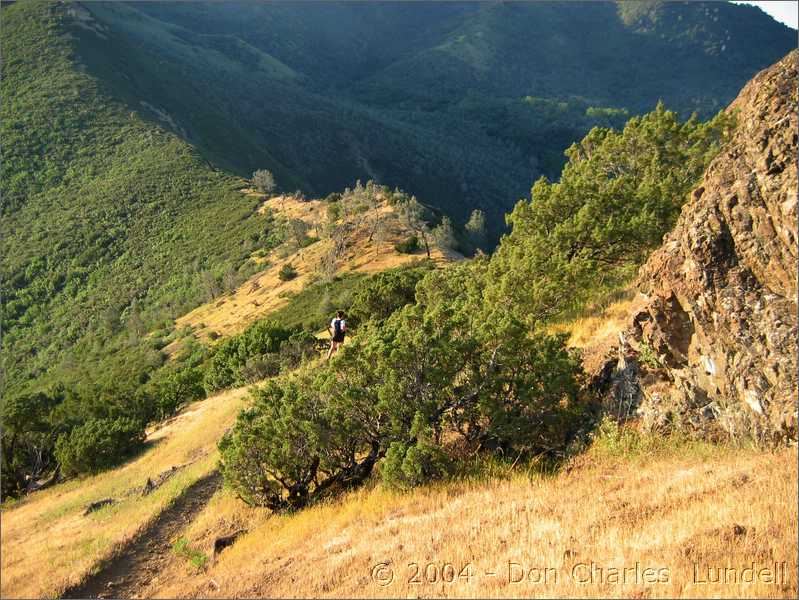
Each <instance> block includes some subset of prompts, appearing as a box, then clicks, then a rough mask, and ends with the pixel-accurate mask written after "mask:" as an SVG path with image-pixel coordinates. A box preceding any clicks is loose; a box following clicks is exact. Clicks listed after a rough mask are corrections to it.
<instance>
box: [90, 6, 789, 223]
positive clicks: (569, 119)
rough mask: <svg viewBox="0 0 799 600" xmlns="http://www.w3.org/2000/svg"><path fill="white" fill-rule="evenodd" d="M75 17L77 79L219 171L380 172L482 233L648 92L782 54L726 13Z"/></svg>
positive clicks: (121, 10) (697, 94)
mask: <svg viewBox="0 0 799 600" xmlns="http://www.w3.org/2000/svg"><path fill="white" fill-rule="evenodd" d="M83 8H84V9H85V11H86V14H87V15H88V17H86V19H85V22H86V23H93V24H94V25H92V26H90V27H89V26H87V27H84V28H80V29H79V30H76V31H75V35H76V38H77V41H78V50H79V53H80V56H81V58H82V60H83V61H84V62H85V64H86V66H87V68H88V70H89V72H91V73H92V74H93V75H94V76H95V77H97V78H98V79H99V80H101V81H102V82H104V84H105V86H106V87H107V88H108V89H109V90H110V91H111V92H113V94H115V95H116V97H118V98H119V99H121V100H122V101H124V102H125V103H127V104H128V105H129V106H131V107H133V108H134V109H135V110H142V112H144V113H146V114H147V115H148V117H149V118H151V119H152V120H154V121H157V122H159V123H161V124H163V125H165V126H169V127H170V128H171V129H172V130H173V131H175V132H176V133H178V134H179V135H181V136H182V137H183V138H184V139H186V140H188V141H190V142H191V143H192V144H194V145H195V146H196V147H197V148H198V149H200V150H201V151H202V152H203V154H204V156H205V157H207V158H208V159H209V160H211V161H212V162H213V163H214V164H216V165H219V166H221V167H224V168H227V169H230V170H232V171H233V172H235V173H236V174H238V175H243V176H246V175H249V174H250V173H251V172H252V171H253V170H254V169H256V168H269V169H271V170H272V171H274V172H275V174H276V175H277V176H278V181H279V182H280V183H281V185H283V186H284V187H285V188H286V189H289V190H291V189H294V188H297V187H299V188H301V189H303V190H304V191H305V192H306V193H308V194H310V195H315V196H324V195H326V194H327V193H329V192H332V191H336V190H340V189H343V188H344V186H345V185H350V184H351V183H352V182H353V181H355V180H356V179H362V180H367V179H375V180H377V181H378V182H379V183H382V184H386V185H389V186H390V187H394V186H400V187H402V188H403V189H407V190H410V191H412V192H413V193H415V194H417V195H419V196H420V197H421V198H423V199H424V200H425V201H426V202H428V203H430V204H432V205H434V206H436V207H438V208H440V209H443V210H444V211H445V212H447V213H449V214H450V215H452V216H453V218H455V219H456V221H461V222H464V221H465V220H466V219H467V218H468V214H469V210H470V209H471V208H475V207H479V208H482V209H483V210H484V211H485V212H486V213H487V214H488V216H489V224H490V225H491V228H492V230H493V232H494V233H495V234H496V233H499V231H501V229H502V225H503V223H502V216H503V214H504V212H506V211H507V209H509V208H510V207H511V206H512V204H513V203H514V202H515V201H516V200H517V199H518V198H519V197H520V196H522V195H524V194H525V193H526V192H527V191H528V190H529V186H530V183H531V182H532V181H534V180H535V179H536V178H537V177H538V176H539V175H541V174H546V175H548V176H550V177H551V178H554V177H556V176H557V175H558V173H559V172H560V168H561V166H562V165H563V150H564V149H565V148H566V147H568V146H569V145H570V144H571V143H572V142H574V141H576V140H578V139H580V138H581V137H582V136H583V135H584V134H585V132H586V131H587V130H588V129H589V128H590V127H591V126H592V125H597V124H599V125H605V124H608V123H611V124H616V125H620V124H622V123H623V122H624V120H625V116H626V115H628V114H635V113H641V112H646V111H649V110H651V109H652V108H653V107H654V106H655V104H656V103H657V101H658V100H659V99H663V100H664V101H665V102H666V104H667V105H668V106H669V107H670V108H674V109H677V110H679V111H680V112H681V113H682V114H683V115H684V116H687V115H688V114H690V112H691V111H694V110H696V111H698V112H699V113H700V114H701V116H703V117H707V116H710V115H711V114H712V113H713V112H715V111H716V110H718V109H720V108H721V107H723V106H725V105H726V104H727V103H728V102H729V101H730V100H732V98H733V97H734V95H735V93H736V92H737V91H738V90H739V89H740V87H741V86H742V85H743V84H744V83H745V81H746V80H747V79H748V78H749V77H751V76H752V75H753V74H754V73H755V72H757V71H758V70H759V69H761V68H763V67H765V66H767V65H768V64H770V63H772V62H773V61H774V60H776V59H778V58H779V57H780V56H782V55H784V54H785V52H787V51H788V50H789V49H790V48H791V47H793V46H794V45H795V32H792V31H791V30H790V29H788V28H787V27H785V26H783V25H780V24H779V23H777V22H775V21H774V20H773V19H771V18H770V17H768V16H767V15H765V14H764V13H762V12H760V11H759V10H757V9H754V8H752V7H744V6H737V5H732V4H729V3H661V2H649V3H645V4H644V5H642V6H641V7H639V8H638V9H631V8H630V7H629V6H627V5H625V4H624V3H622V4H621V5H617V4H616V3H614V2H592V3H567V4H556V3H545V2H535V3H493V2H489V3H435V2H434V3H425V4H423V5H416V6H413V7H408V6H404V3H401V2H400V3H391V2H388V3H378V4H375V5H369V4H364V3H347V2H340V3H339V2H336V3H333V2H331V3H325V4H324V5H314V6H312V7H309V6H307V5H304V4H303V3H292V2H281V3H201V4H192V5H186V4H180V3H177V4H170V3H156V2H131V3H110V2H91V3H85V4H84V5H83ZM98 32H99V33H98ZM622 56H623V57H625V60H623V61H620V60H618V58H619V57H622ZM663 56H669V57H670V59H669V60H668V61H664V60H663ZM531 57H534V58H533V59H532V60H531Z"/></svg>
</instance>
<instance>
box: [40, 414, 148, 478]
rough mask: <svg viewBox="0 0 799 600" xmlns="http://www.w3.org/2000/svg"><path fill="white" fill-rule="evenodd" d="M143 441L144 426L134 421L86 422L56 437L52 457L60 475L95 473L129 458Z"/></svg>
mask: <svg viewBox="0 0 799 600" xmlns="http://www.w3.org/2000/svg"><path fill="white" fill-rule="evenodd" d="M144 438H145V434H144V425H143V424H142V423H141V421H138V420H136V419H132V418H130V417H118V418H116V419H90V420H89V421H87V422H86V423H84V424H83V425H81V426H79V427H75V428H74V429H73V430H72V431H70V432H69V433H67V434H63V435H61V436H60V437H59V438H58V441H57V442H56V446H55V456H56V459H57V460H58V463H59V464H60V465H61V472H62V473H63V474H64V475H79V474H84V473H97V472H98V471H101V470H103V469H108V468H110V467H113V466H115V465H116V464H118V463H119V462H120V461H121V460H122V459H124V458H126V457H128V456H130V455H131V454H132V453H133V452H134V451H135V450H137V449H138V448H140V447H141V444H142V443H143V442H144Z"/></svg>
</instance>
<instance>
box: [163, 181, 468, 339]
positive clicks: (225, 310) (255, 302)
mask: <svg viewBox="0 0 799 600" xmlns="http://www.w3.org/2000/svg"><path fill="white" fill-rule="evenodd" d="M245 193H249V194H252V193H253V192H252V191H250V190H245ZM259 210H260V211H265V210H272V211H273V212H274V214H275V215H276V216H278V217H283V218H287V219H302V220H303V221H305V222H306V223H308V224H309V225H310V226H311V227H312V228H313V227H314V226H315V225H320V226H321V224H322V222H323V221H324V219H325V218H326V217H325V215H326V211H327V205H326V204H325V203H324V202H322V201H321V200H308V201H299V200H296V199H295V198H293V197H290V196H277V197H274V198H270V199H269V200H266V201H265V202H264V203H263V205H262V206H261V208H260V209H259ZM382 211H383V213H384V216H385V218H386V219H387V222H389V224H390V227H389V229H388V233H387V235H386V236H385V238H384V240H383V241H382V243H381V244H380V247H379V248H378V247H377V246H376V244H375V243H374V241H369V234H368V231H367V230H366V227H361V228H360V229H356V230H355V231H354V232H353V234H352V235H351V239H350V244H349V247H348V250H347V254H346V256H344V257H343V259H342V260H341V261H340V264H339V272H341V273H346V272H351V271H358V272H366V273H373V272H378V271H384V270H386V269H390V268H392V267H397V266H400V265H402V264H405V263H407V262H410V261H412V260H416V259H419V258H421V257H422V256H423V254H415V255H408V254H399V253H398V252H396V251H395V250H394V244H395V243H396V242H398V241H400V240H402V239H404V238H406V237H407V236H408V233H409V232H408V231H407V230H406V229H405V228H404V227H403V225H402V224H401V223H400V222H399V220H398V219H397V218H396V216H395V215H394V214H393V210H392V209H391V207H390V206H388V205H386V206H384V207H383V208H382ZM312 233H313V231H312ZM331 244H332V242H331V241H330V240H326V239H322V240H321V241H319V242H316V243H315V244H312V245H311V246H308V247H307V248H303V249H300V250H298V251H290V249H289V245H290V244H289V243H286V244H282V245H281V246H279V247H278V248H275V249H274V250H272V251H271V252H270V253H269V255H268V256H266V257H265V258H264V259H263V260H264V261H266V262H268V264H269V266H268V267H266V268H265V269H264V270H263V271H261V272H259V273H257V274H256V275H254V276H252V277H251V278H250V279H248V280H247V281H245V282H244V283H243V284H242V285H241V286H239V287H238V288H237V289H236V290H234V291H233V292H231V293H229V294H226V295H224V296H223V297H221V298H219V299H217V300H215V301H213V302H210V303H207V304H204V305H202V306H199V307H197V308H196V309H194V310H193V311H191V312H189V313H187V314H186V315H184V316H182V317H180V318H179V319H177V320H176V322H175V327H176V329H181V328H183V327H186V326H191V327H192V328H193V329H194V335H195V336H196V337H197V338H198V339H201V340H203V341H204V342H207V341H208V340H209V334H210V333H211V332H212V331H213V332H215V333H217V334H219V335H220V336H223V337H225V336H230V335H234V334H236V333H239V332H240V331H242V330H243V329H245V328H246V327H247V325H249V324H250V323H252V322H253V321H255V320H256V319H258V318H259V317H263V316H265V315H266V314H268V313H270V312H272V311H274V310H277V309H278V308H280V307H282V306H284V305H285V304H286V303H287V302H288V298H289V296H290V295H291V294H292V293H296V292H298V291H300V290H301V289H302V288H303V287H304V286H305V285H306V284H307V283H309V282H310V281H311V280H312V278H313V277H314V276H315V275H316V274H317V271H318V267H319V264H320V262H321V259H322V256H323V255H324V254H325V253H327V252H328V251H329V249H330V246H331ZM431 258H432V259H433V260H434V261H436V262H438V263H446V262H450V261H455V260H460V259H462V258H463V257H462V256H461V255H460V254H458V253H456V252H452V251H445V250H442V249H440V248H438V247H432V248H431ZM259 260H260V259H259ZM287 263H290V264H291V265H292V266H293V267H294V268H295V269H296V271H297V277H296V278H295V279H292V280H291V281H281V280H280V278H279V277H278V273H279V271H280V269H281V268H282V267H283V265H285V264H287ZM180 343H181V342H179V341H176V342H173V343H172V344H170V345H169V346H167V347H166V348H164V351H165V352H167V353H170V354H172V353H174V352H175V351H177V350H178V348H179V347H180Z"/></svg>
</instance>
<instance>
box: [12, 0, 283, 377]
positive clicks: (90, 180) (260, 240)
mask: <svg viewBox="0 0 799 600" xmlns="http://www.w3.org/2000/svg"><path fill="white" fill-rule="evenodd" d="M70 10H71V9H70V8H69V7H67V6H64V5H48V4H44V3H38V2H36V3H33V2H31V3H18V4H14V5H11V6H6V7H4V8H3V9H2V19H3V54H4V59H5V62H4V72H3V79H2V97H3V103H2V112H0V122H1V123H2V130H1V132H0V133H1V134H2V138H3V142H4V143H3V150H2V152H3V153H2V174H1V178H2V196H3V200H4V202H3V236H2V247H1V248H2V280H3V290H2V295H3V334H4V335H3V362H4V371H5V387H6V391H7V392H13V391H19V390H21V389H24V388H26V387H29V386H30V385H43V384H46V383H48V382H55V381H59V382H62V381H65V382H81V383H84V384H87V383H90V382H92V381H98V380H105V381H108V382H114V383H118V382H120V381H135V380H136V379H137V378H139V377H140V376H141V374H142V373H143V372H144V371H145V370H146V369H147V368H149V367H150V366H152V365H154V364H158V363H160V361H161V360H162V357H161V355H160V353H159V352H157V348H155V347H153V345H152V342H150V341H148V340H147V339H146V338H145V337H144V334H145V333H146V332H147V331H149V330H152V329H154V328H156V327H159V326H162V325H169V326H171V323H172V322H173V319H174V318H175V317H176V316H178V315H180V314H183V313H184V312H186V310H187V309H189V308H191V307H193V306H194V305H196V304H198V303H200V302H202V301H205V300H206V299H207V298H206V293H205V291H204V288H203V282H207V281H208V280H209V279H213V278H216V279H219V280H222V279H223V278H224V279H225V280H226V281H235V280H240V279H242V278H243V277H244V275H246V274H247V273H248V272H249V271H250V270H251V269H252V265H250V264H249V263H248V257H249V255H250V253H251V252H252V251H253V250H254V249H255V248H257V247H261V246H263V245H266V244H269V239H270V238H269V234H270V230H269V228H268V223H267V222H266V221H265V219H264V218H263V217H260V216H256V215H253V211H254V209H255V205H256V203H255V201H253V200H251V199H246V198H245V197H244V196H243V195H242V194H240V193H238V192H237V191H236V190H237V189H238V188H240V187H241V186H242V184H243V182H242V181H241V180H239V179H238V178H235V177H232V176H230V175H227V174H225V173H222V172H220V171H218V170H215V169H213V168H211V167H210V166H209V165H208V164H207V162H206V161H205V159H203V158H202V157H200V155H199V154H198V153H197V152H196V151H195V150H194V149H193V148H192V147H191V146H190V145H189V144H187V143H186V141H184V140H183V139H181V138H180V137H179V136H177V135H176V134H174V133H172V132H170V131H167V130H165V129H163V128H161V127H158V126H157V125H155V124H153V123H152V122H151V121H149V120H148V119H147V118H145V117H144V116H143V115H142V114H141V113H140V112H139V111H137V110H135V109H134V107H132V106H130V105H126V104H124V103H122V102H120V101H119V100H118V99H117V98H115V97H114V96H111V95H110V94H109V93H108V89H107V86H106V85H104V83H103V82H101V81H98V80H97V79H96V78H95V77H93V76H92V75H90V74H89V73H88V72H87V70H86V68H85V67H84V66H83V65H82V64H81V62H80V59H79V55H78V51H77V45H76V39H75V37H74V36H72V35H70V30H71V29H70V27H71V25H69V24H70V23H73V22H74V19H75V17H74V16H72V15H70V14H69V13H70Z"/></svg>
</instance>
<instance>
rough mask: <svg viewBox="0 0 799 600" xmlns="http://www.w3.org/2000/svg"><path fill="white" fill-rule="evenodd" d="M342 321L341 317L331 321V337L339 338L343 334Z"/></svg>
mask: <svg viewBox="0 0 799 600" xmlns="http://www.w3.org/2000/svg"><path fill="white" fill-rule="evenodd" d="M342 322H343V321H342V320H341V319H335V320H334V321H333V337H337V338H339V337H343V336H344V331H343V330H342V329H341V324H342Z"/></svg>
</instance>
